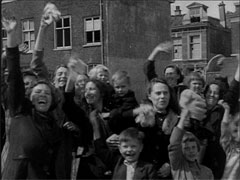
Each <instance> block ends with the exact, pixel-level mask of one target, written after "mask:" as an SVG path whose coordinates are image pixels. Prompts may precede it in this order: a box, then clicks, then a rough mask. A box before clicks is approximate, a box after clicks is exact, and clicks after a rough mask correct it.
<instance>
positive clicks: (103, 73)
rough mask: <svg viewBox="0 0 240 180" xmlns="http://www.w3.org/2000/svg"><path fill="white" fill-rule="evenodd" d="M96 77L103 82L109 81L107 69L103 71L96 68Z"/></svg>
mask: <svg viewBox="0 0 240 180" xmlns="http://www.w3.org/2000/svg"><path fill="white" fill-rule="evenodd" d="M97 79H98V80H100V81H102V82H104V83H107V82H108V81H109V74H108V72H107V71H104V70H98V72H97Z"/></svg>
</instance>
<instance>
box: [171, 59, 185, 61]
mask: <svg viewBox="0 0 240 180" xmlns="http://www.w3.org/2000/svg"><path fill="white" fill-rule="evenodd" d="M172 61H183V59H173V60H172Z"/></svg>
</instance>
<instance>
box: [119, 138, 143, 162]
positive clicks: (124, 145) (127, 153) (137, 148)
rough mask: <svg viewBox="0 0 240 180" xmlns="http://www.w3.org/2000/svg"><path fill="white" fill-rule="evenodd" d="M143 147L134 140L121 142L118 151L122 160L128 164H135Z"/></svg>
mask: <svg viewBox="0 0 240 180" xmlns="http://www.w3.org/2000/svg"><path fill="white" fill-rule="evenodd" d="M142 148H143V145H142V144H141V143H140V142H139V141H138V140H136V139H132V138H131V139H129V141H127V142H121V143H120V145H119V151H120V153H121V155H122V156H123V158H124V159H125V160H126V161H128V162H129V163H132V162H136V161H137V160H138V158H139V155H140V153H141V151H142Z"/></svg>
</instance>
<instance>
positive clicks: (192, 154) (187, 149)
mask: <svg viewBox="0 0 240 180" xmlns="http://www.w3.org/2000/svg"><path fill="white" fill-rule="evenodd" d="M182 152H183V155H184V157H185V158H186V159H187V161H190V162H194V161H195V160H196V159H197V158H198V148H197V143H196V142H195V141H187V142H185V143H182Z"/></svg>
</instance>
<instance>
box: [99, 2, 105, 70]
mask: <svg viewBox="0 0 240 180" xmlns="http://www.w3.org/2000/svg"><path fill="white" fill-rule="evenodd" d="M99 3H100V4H99V5H100V21H101V63H102V64H103V65H105V66H107V64H106V63H105V60H104V29H103V0H100V2H99Z"/></svg>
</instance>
